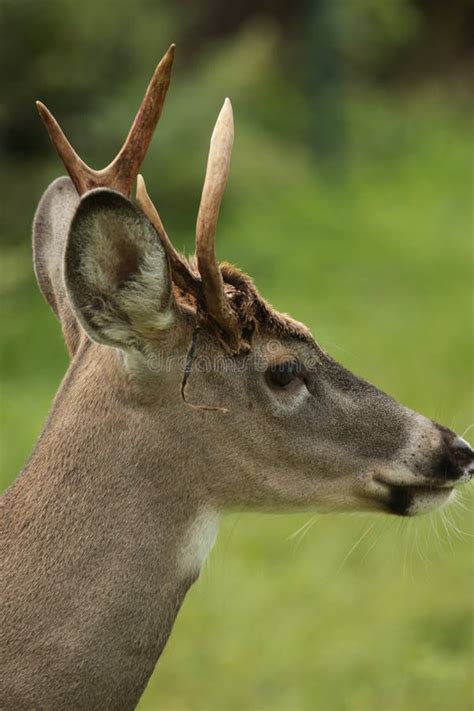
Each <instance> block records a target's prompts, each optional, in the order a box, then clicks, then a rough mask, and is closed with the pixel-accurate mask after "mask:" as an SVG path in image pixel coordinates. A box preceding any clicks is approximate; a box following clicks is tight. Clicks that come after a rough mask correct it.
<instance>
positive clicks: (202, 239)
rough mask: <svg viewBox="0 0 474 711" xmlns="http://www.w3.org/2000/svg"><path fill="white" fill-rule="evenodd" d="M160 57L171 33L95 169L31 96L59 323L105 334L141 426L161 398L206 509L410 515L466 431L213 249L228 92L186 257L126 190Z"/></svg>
mask: <svg viewBox="0 0 474 711" xmlns="http://www.w3.org/2000/svg"><path fill="white" fill-rule="evenodd" d="M172 57H173V48H171V49H170V50H169V51H168V53H167V54H166V55H165V57H164V58H163V60H162V61H161V63H160V64H159V66H158V68H157V70H156V72H155V74H154V76H153V78H152V80H151V83H150V85H149V87H148V90H147V92H146V94H145V98H144V100H143V103H142V105H141V108H140V110H139V112H138V114H137V117H136V119H135V121H134V124H133V126H132V128H131V130H130V133H129V135H128V137H127V139H126V141H125V144H124V146H123V148H122V149H121V151H120V152H119V154H118V155H117V157H116V158H115V160H114V161H113V162H112V163H111V164H110V166H109V167H108V168H105V169H104V170H101V171H94V170H92V169H91V168H89V167H88V166H86V165H85V163H84V162H83V161H82V160H81V159H80V158H79V157H78V156H77V155H76V153H75V152H74V150H73V149H72V147H71V145H70V144H69V142H68V141H67V139H66V138H65V136H64V134H63V133H62V131H61V129H60V128H59V126H58V124H57V123H56V121H55V120H54V118H53V117H52V115H51V114H50V113H49V112H48V110H47V109H46V108H45V107H44V106H43V105H41V104H40V105H39V109H40V114H41V116H42V118H43V120H44V122H45V124H46V127H47V129H48V131H49V134H50V137H51V139H52V141H53V144H54V146H55V148H56V150H57V152H58V154H59V155H60V157H61V159H62V160H63V163H64V165H65V166H66V168H67V170H68V172H69V175H70V177H71V180H72V182H73V184H74V186H75V189H76V190H77V192H78V193H79V196H80V201H79V202H78V204H77V207H76V208H75V210H74V214H73V216H72V219H71V222H70V226H69V229H68V233H67V237H66V238H65V245H64V262H63V263H62V264H61V265H60V267H57V265H56V270H57V275H58V274H59V272H61V270H63V280H64V284H65V290H66V300H67V302H68V305H69V308H70V310H71V312H72V314H68V318H67V319H66V321H67V322H68V323H69V325H67V324H66V326H65V328H66V330H67V331H71V330H73V331H74V332H75V333H76V334H77V333H80V334H82V333H84V336H82V335H81V336H80V337H81V338H82V337H83V338H87V339H91V340H92V341H93V342H95V343H96V344H100V346H98V347H97V350H96V352H97V354H99V353H100V352H101V351H102V349H103V347H104V346H109V347H110V346H112V347H113V349H114V350H113V351H111V354H112V353H113V358H114V368H115V370H116V372H117V373H118V376H117V377H119V379H122V380H123V383H126V384H127V387H128V388H132V389H133V392H134V397H136V401H137V407H143V408H144V410H145V408H146V413H147V417H146V418H143V427H144V430H145V431H144V433H143V437H144V438H145V439H149V438H152V437H153V432H154V431H156V429H157V428H162V427H163V424H162V423H163V417H164V413H165V412H166V411H168V412H172V413H173V424H172V428H171V429H172V430H173V432H174V436H175V437H176V440H177V441H179V442H180V446H179V448H183V451H186V450H187V447H186V445H185V444H184V443H186V442H192V446H191V449H193V448H194V451H196V452H199V457H200V458H201V461H200V463H199V464H197V462H194V463H192V462H191V461H190V462H189V466H190V467H194V466H195V465H196V466H197V469H199V470H200V475H199V476H200V477H201V486H202V487H203V489H202V490H205V491H206V492H207V494H206V496H208V497H209V499H210V502H211V503H212V505H213V506H215V507H216V508H235V507H259V508H268V509H298V508H299V509H301V508H304V509H312V508H316V509H319V510H338V511H340V510H383V511H389V512H393V513H396V514H415V513H418V512H423V511H428V510H431V509H433V508H436V507H437V506H439V505H441V504H443V503H445V502H446V501H447V500H448V499H449V498H450V496H451V493H452V491H453V487H454V486H455V485H457V484H460V483H462V482H464V481H467V480H468V479H469V477H470V475H471V472H472V470H473V462H474V453H473V451H472V449H471V448H470V446H469V445H468V444H467V443H466V442H465V441H464V440H462V439H461V438H459V437H457V436H456V435H455V434H454V433H453V432H451V431H450V430H448V429H446V428H444V427H442V426H440V425H439V424H437V423H435V422H433V421H432V420H430V419H428V418H426V417H423V416H422V415H419V414H417V413H415V412H412V411H411V410H409V409H407V408H406V407H404V406H402V405H400V404H398V403H397V402H396V401H395V400H394V399H392V398H391V397H389V396H388V395H386V394H385V393H383V392H381V391H380V390H378V389H377V388H376V387H374V386H373V385H370V384H369V383H367V382H365V381H364V380H362V379H361V378H358V377H356V376H355V375H352V374H351V373H349V372H348V371H347V370H346V369H345V368H343V367H342V366H340V365H339V364H338V363H336V362H335V361H334V360H333V359H332V358H331V357H330V356H329V355H327V354H326V353H325V352H324V351H323V350H322V349H321V348H320V347H319V346H318V344H317V343H316V341H315V340H314V338H313V336H312V335H311V334H310V332H309V330H308V329H307V328H306V327H305V326H303V325H302V324H300V323H298V322H296V321H294V320H293V319H292V318H290V317H289V316H287V315H282V314H280V313H277V312H276V311H275V310H274V309H273V308H272V307H271V306H270V305H269V304H268V303H267V302H266V301H265V300H264V299H263V298H261V296H260V295H259V293H258V291H257V289H256V288H255V286H254V284H253V282H252V281H251V279H250V278H249V277H248V276H246V275H245V274H243V273H242V272H240V271H239V270H237V269H236V268H234V267H232V266H231V265H229V264H226V263H221V264H220V263H219V262H218V261H217V259H216V251H215V234H216V225H217V218H218V214H219V207H220V204H221V200H222V196H223V192H224V188H225V184H226V180H227V176H228V172H229V165H230V155H231V150H232V143H233V118H232V108H231V105H230V102H229V100H228V99H226V101H225V103H224V106H223V108H222V110H221V112H220V114H219V117H218V119H217V123H216V126H215V129H214V132H213V135H212V139H211V145H210V151H209V159H208V165H207V171H206V176H205V180H204V187H203V191H202V197H201V204H200V207H199V213H198V217H197V225H196V255H195V257H194V258H193V259H191V260H189V261H188V260H186V259H185V258H184V257H183V256H182V255H181V254H179V253H178V252H177V251H176V250H175V249H174V247H173V246H172V244H171V241H170V240H169V238H168V236H167V234H166V232H165V229H164V227H163V224H162V221H161V219H160V217H159V215H158V212H157V210H156V209H155V207H154V206H153V204H152V202H151V200H150V198H149V196H148V194H147V192H146V188H145V183H144V180H143V178H142V177H141V176H138V190H137V201H138V204H135V203H134V202H132V201H131V200H130V198H129V193H130V190H131V186H132V184H133V182H134V180H135V178H136V177H137V174H138V170H139V167H140V164H141V162H142V160H143V158H144V155H145V151H146V148H147V146H148V144H149V142H150V140H151V135H152V132H153V129H154V127H155V125H156V123H157V121H158V118H159V115H160V113H161V109H162V105H163V101H164V98H165V95H166V91H167V88H168V84H169V79H170V71H171V63H172ZM63 189H64V187H63ZM68 189H69V190H70V189H71V188H68ZM56 261H57V260H56ZM37 271H38V272H39V273H40V274H42V273H44V272H45V271H47V270H45V268H44V265H39V266H37ZM59 276H61V275H60V274H59ZM63 280H62V279H60V280H59V281H60V284H62V281H63ZM56 281H58V279H56ZM40 282H41V280H40ZM52 288H53V291H54V289H55V288H56V290H57V288H58V287H54V286H53V287H52ZM59 288H62V287H61V286H60V287H59ZM63 296H64V295H63ZM63 300H64V299H63ZM77 324H79V325H80V327H78V326H77ZM85 334H87V335H85ZM73 340H74V341H77V340H78V337H77V335H76V336H75V337H74V339H73ZM115 349H116V350H115ZM111 357H112V355H111ZM100 360H101V359H100V357H98V361H97V367H98V368H99V367H100ZM94 367H95V366H94ZM196 447H197V449H196ZM179 448H178V451H177V453H176V456H178V457H179ZM148 466H149V467H150V468H151V469H152V468H153V461H150V462H149V463H148Z"/></svg>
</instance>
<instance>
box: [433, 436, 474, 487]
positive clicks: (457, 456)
mask: <svg viewBox="0 0 474 711" xmlns="http://www.w3.org/2000/svg"><path fill="white" fill-rule="evenodd" d="M440 429H441V431H442V436H443V441H444V445H445V449H444V454H443V455H442V457H441V460H440V461H439V466H438V468H437V473H436V474H437V476H438V477H440V478H444V479H446V480H450V481H452V482H453V483H462V482H466V481H469V480H470V479H471V477H472V475H473V474H474V449H473V448H472V447H471V445H470V444H469V443H468V442H466V440H465V439H463V438H462V437H458V435H456V434H454V432H451V430H448V429H445V428H444V427H443V428H440Z"/></svg>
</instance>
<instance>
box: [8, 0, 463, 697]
mask: <svg viewBox="0 0 474 711" xmlns="http://www.w3.org/2000/svg"><path fill="white" fill-rule="evenodd" d="M470 7H471V6H470V4H469V3H466V2H462V1H461V0H456V2H452V3H450V4H447V3H441V2H438V1H437V0H436V1H433V2H428V0H387V2H376V1H375V0H358V1H357V2H350V3H349V2H343V1H342V0H337V1H336V0H334V2H331V1H330V0H318V1H316V0H314V1H313V2H309V0H307V1H306V2H302V3H290V2H283V1H282V0H275V1H274V2H270V0H268V1H266V0H252V1H250V0H239V2H235V3H232V5H230V4H224V3H222V2H221V1H220V0H206V2H203V3H194V2H191V0H183V2H182V3H180V4H179V5H177V4H176V3H172V2H171V1H167V0H162V1H161V2H156V1H154V0H135V2H133V3H130V2H128V1H127V2H126V1H125V0H114V2H112V1H109V2H101V3H98V2H92V0H83V1H82V2H81V4H80V6H79V5H78V4H77V3H75V2H73V1H72V0H2V2H1V3H0V22H1V25H0V40H1V41H0V53H1V54H0V76H1V82H2V97H1V107H0V159H1V162H0V190H1V194H2V213H1V226H0V257H1V260H2V279H1V282H0V289H1V292H0V295H1V297H2V315H3V319H2V325H3V328H2V350H1V358H2V360H1V364H0V366H1V373H2V392H1V395H2V407H1V413H0V414H1V435H2V444H3V446H2V462H1V463H2V472H1V477H2V479H1V481H2V484H3V486H4V487H5V486H7V484H8V483H9V482H10V481H11V480H12V479H13V478H14V476H15V475H16V472H17V471H18V470H19V468H20V467H21V466H22V464H23V463H24V461H25V459H26V458H27V456H28V453H29V451H30V450H31V447H32V445H33V442H34V440H35V438H36V437H37V435H38V433H39V431H40V428H41V425H42V422H43V421H44V419H45V417H46V414H47V411H48V408H49V405H50V402H51V400H52V397H53V396H54V393H55V391H56V389H57V387H58V384H59V382H60V379H61V377H62V374H63V373H64V371H65V369H66V367H67V357H66V354H65V349H64V346H63V344H62V339H61V335H60V332H59V328H58V325H57V323H56V321H55V319H54V317H53V316H52V314H51V313H50V311H49V310H48V308H47V306H46V305H45V304H44V303H43V301H42V299H41V297H40V295H39V293H38V290H37V288H36V285H35V282H34V276H33V271H32V268H31V254H30V246H29V233H30V225H31V219H32V215H33V211H34V209H35V206H36V204H37V201H38V199H39V197H40V195H41V193H42V192H43V190H44V189H45V187H46V185H47V184H48V182H49V181H50V180H51V179H53V178H54V177H56V176H57V175H58V174H60V173H62V172H63V169H62V167H61V166H60V165H59V163H58V160H57V158H56V156H55V154H54V152H53V151H52V150H51V147H50V145H49V143H48V140H47V137H46V136H45V132H44V129H43V128H42V126H41V125H40V122H39V120H38V118H37V116H36V112H35V109H34V100H35V99H36V98H41V99H42V100H43V101H45V103H47V105H48V106H49V107H50V108H51V109H52V110H53V112H54V113H55V114H56V115H57V117H58V119H59V120H60V122H61V124H62V125H63V127H64V129H65V131H66V133H67V135H68V136H69V137H70V139H71V141H72V142H73V144H74V145H75V147H76V148H77V150H78V152H79V153H80V154H81V155H82V156H83V157H84V159H85V160H86V161H87V162H90V163H91V164H92V165H93V166H94V167H100V166H103V165H105V164H106V163H108V162H109V160H110V159H111V157H112V156H113V155H114V153H115V151H116V150H117V148H118V146H119V145H120V143H121V141H122V140H123V137H124V136H125V134H126V132H127V130H128V127H129V125H130V121H131V119H132V117H133V113H134V110H135V109H136V107H138V104H139V102H140V100H141V97H142V94H143V90H144V87H145V85H146V82H147V80H148V78H149V76H150V74H151V71H152V68H153V67H154V65H155V64H156V62H157V60H158V59H159V58H160V56H161V55H162V53H163V51H164V50H165V49H166V47H167V45H168V44H169V43H170V42H171V41H176V42H177V43H178V52H177V58H176V63H175V68H174V78H173V81H172V85H171V88H170V92H169V96H168V100H167V104H166V107H165V110H164V112H163V116H162V118H161V120H160V124H159V127H158V130H157V134H156V138H155V139H154V141H153V144H152V147H151V150H150V152H149V156H148V158H147V160H146V161H145V165H144V168H143V172H144V175H145V177H146V178H147V183H148V187H149V189H150V192H151V193H152V195H153V197H154V199H155V201H156V203H157V205H158V206H159V209H160V213H161V215H162V218H163V220H164V222H165V224H166V226H167V228H168V231H169V233H170V235H172V237H173V241H174V242H175V244H176V246H178V247H180V248H184V249H185V250H187V251H189V250H191V249H192V243H193V229H194V220H195V215H196V211H197V205H198V200H199V195H200V189H201V182H202V177H203V172H204V166H205V162H206V153H207V145H208V141H209V136H210V132H211V129H212V125H213V122H214V120H215V117H216V115H217V112H218V110H219V108H220V105H221V103H222V100H223V98H224V97H225V96H226V95H229V96H230V97H231V98H232V101H233V104H234V110H235V118H236V142H235V151H234V158H233V164H232V172H231V178H230V181H229V186H228V191H227V195H226V199H225V202H224V206H223V211H222V219H221V222H220V227H219V235H218V251H219V254H220V256H221V257H222V258H224V257H225V258H226V259H229V260H230V261H234V262H235V263H237V264H238V265H239V266H241V267H242V268H244V269H245V270H246V271H248V272H249V273H250V274H252V276H253V277H254V278H255V280H256V282H257V284H258V286H259V288H260V289H261V291H262V293H263V294H264V295H265V296H266V297H267V298H269V299H270V301H272V303H274V305H275V306H276V307H277V308H280V309H281V310H285V311H289V312H290V313H292V314H293V315H294V316H295V317H296V318H298V319H300V320H302V321H305V322H306V323H307V324H308V325H309V326H310V327H311V328H312V329H313V331H314V333H315V335H316V336H317V337H318V340H319V341H320V342H321V344H322V345H323V347H325V348H327V350H329V351H330V352H331V353H332V355H333V356H334V357H336V358H337V359H338V360H340V361H341V362H343V363H344V365H346V366H347V367H349V368H351V369H353V370H354V371H355V372H357V373H360V374H361V375H363V376H364V377H366V378H367V379H368V380H370V381H372V382H374V383H376V384H377V385H378V386H379V387H382V388H383V389H384V390H386V391H388V392H390V393H392V394H393V395H394V396H396V397H397V399H400V400H401V401H403V402H404V403H406V404H407V405H409V406H411V407H413V408H414V409H417V410H420V411H422V412H423V413H425V414H426V415H428V416H431V417H434V418H435V419H438V420H440V421H442V422H444V423H445V424H447V425H448V426H451V427H453V428H454V429H457V430H458V431H460V432H462V431H464V430H466V428H469V426H470V424H471V423H472V421H473V419H474V418H473V404H474V397H473V387H472V370H471V368H472V362H473V360H474V343H473V332H472V319H471V318H470V317H472V315H473V314H472V290H471V285H472V267H473V258H474V254H473V244H472V224H473V214H472V207H471V195H472V177H473V176H472V164H471V155H472V127H471V120H470V119H471V111H470V110H471V106H470V97H469V92H468V90H467V78H466V77H467V69H468V67H469V65H470V62H471V55H470V54H469V51H468V49H467V44H466V39H465V38H466V33H467V32H468V27H469V22H468V21H469V19H470V14H472V11H471V10H470V9H469V8H470ZM466 311H467V313H466ZM464 502H465V503H467V504H468V511H465V510H464V509H462V508H461V506H463V505H464V504H462V502H460V503H459V507H460V508H459V509H456V508H453V509H450V510H449V511H448V512H447V513H443V512H442V513H441V514H440V515H438V516H437V517H436V516H435V517H430V518H425V519H424V520H419V521H418V520H416V521H409V522H404V523H402V524H401V525H400V522H398V521H396V520H395V521H392V520H390V519H387V518H380V519H377V518H373V517H355V516H352V517H350V516H346V517H336V516H334V517H319V518H317V519H316V520H315V525H314V528H313V529H312V530H311V531H310V532H309V533H308V535H304V537H300V536H297V537H296V538H294V539H291V540H287V539H288V537H289V536H290V535H291V534H292V533H293V532H294V531H296V530H297V529H298V528H299V527H301V526H302V525H303V524H304V523H305V522H306V521H307V517H305V516H296V517H295V516H292V517H290V516H288V517H285V516H282V517H263V516H260V517H257V516H244V517H235V516H234V517H228V518H227V519H226V520H225V521H224V523H223V527H222V531H221V534H220V538H219V542H218V545H217V550H216V551H215V552H214V554H213V556H212V560H211V565H210V570H209V571H205V574H204V576H203V579H202V580H201V581H200V582H199V584H198V585H197V586H195V588H194V589H193V591H192V592H191V594H190V596H189V598H188V599H187V601H186V604H185V606H184V609H183V611H182V614H181V615H180V617H179V619H178V623H177V625H176V629H175V631H174V633H173V635H172V639H171V641H170V644H169V646H168V647H167V650H166V651H165V654H164V656H163V659H162V661H161V662H160V665H159V666H158V669H157V672H156V673H155V675H154V677H153V678H152V680H151V682H150V685H149V688H148V690H147V692H146V694H145V696H144V698H143V701H142V703H141V705H140V708H141V709H142V711H145V710H148V711H155V709H157V708H164V709H169V710H178V709H179V710H180V711H181V710H182V711H185V710H187V709H190V708H196V709H204V708H205V709H216V711H217V710H219V711H220V710H221V709H224V708H225V709H226V710H227V709H228V710H229V711H230V710H232V709H235V710H236V711H237V710H239V711H243V710H244V709H245V710H247V709H262V710H265V711H267V710H269V709H275V710H280V711H290V710H291V711H303V710H305V709H307V710H308V711H309V710H312V709H314V708H318V709H321V710H322V711H343V710H344V711H346V710H347V711H361V710H362V709H363V710H364V711H428V710H429V711H446V709H453V711H458V710H459V711H464V710H466V711H467V710H468V709H469V708H472V706H473V703H474V699H473V693H472V674H471V667H470V661H471V660H472V642H473V635H472V627H471V626H470V625H469V620H470V619H472V617H470V615H471V613H472V581H473V577H472V576H473V573H474V571H473V555H472V553H473V551H472V545H471V542H470V539H469V536H472V533H473V531H472V528H473V526H472V523H473V521H472V515H471V513H470V509H469V507H472V496H471V497H470V496H469V493H467V494H465V495H464ZM443 517H447V518H443ZM450 521H451V522H450ZM453 525H454V526H456V528H453ZM450 526H451V528H449V527H450ZM305 530H306V529H304V530H303V532H302V533H303V534H304V533H305ZM361 536H362V539H361V541H360V544H359V545H356V543H357V540H358V539H359V538H360V537H361ZM353 549H354V550H353Z"/></svg>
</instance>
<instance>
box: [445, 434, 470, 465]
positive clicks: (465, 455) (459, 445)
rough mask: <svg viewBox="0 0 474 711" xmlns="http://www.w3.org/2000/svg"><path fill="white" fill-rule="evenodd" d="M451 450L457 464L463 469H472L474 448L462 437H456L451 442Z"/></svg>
mask: <svg viewBox="0 0 474 711" xmlns="http://www.w3.org/2000/svg"><path fill="white" fill-rule="evenodd" d="M451 451H452V453H453V455H454V457H455V458H456V462H457V464H458V465H459V466H460V467H462V468H463V469H464V468H468V469H470V468H471V466H474V449H472V447H471V445H470V444H469V443H468V442H466V440H465V439H463V438H462V437H456V439H455V440H454V441H453V442H452V443H451Z"/></svg>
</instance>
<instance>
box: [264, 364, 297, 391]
mask: <svg viewBox="0 0 474 711" xmlns="http://www.w3.org/2000/svg"><path fill="white" fill-rule="evenodd" d="M298 372H299V367H298V361H296V360H284V361H281V362H279V363H273V364H272V365H271V366H270V367H269V369H268V371H267V377H268V380H269V382H270V383H271V385H273V386H274V387H277V388H285V387H286V386H287V385H289V384H290V383H291V382H292V381H293V380H294V379H295V378H296V377H297V376H298Z"/></svg>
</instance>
